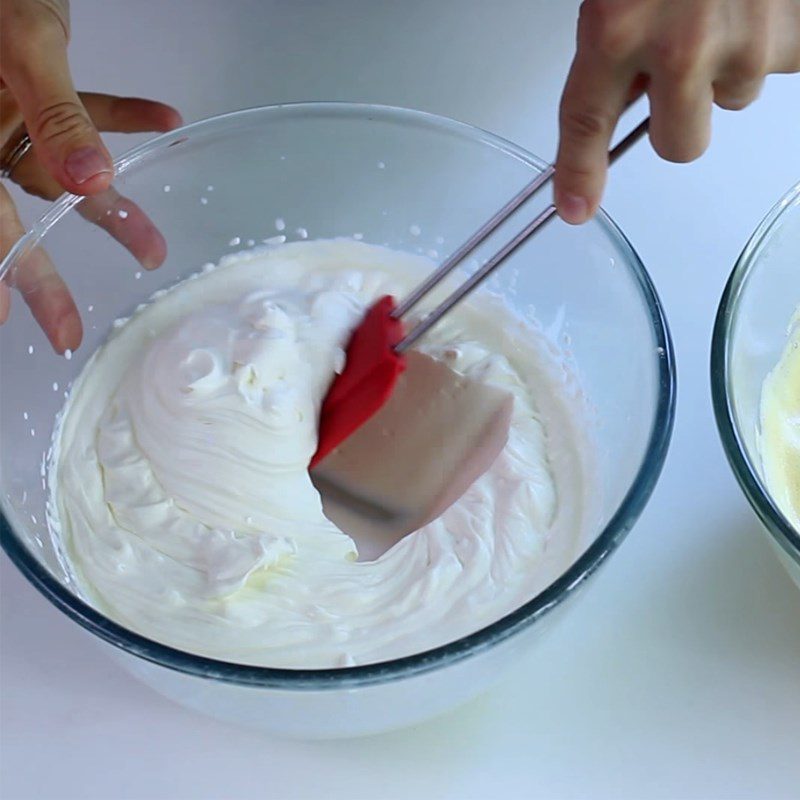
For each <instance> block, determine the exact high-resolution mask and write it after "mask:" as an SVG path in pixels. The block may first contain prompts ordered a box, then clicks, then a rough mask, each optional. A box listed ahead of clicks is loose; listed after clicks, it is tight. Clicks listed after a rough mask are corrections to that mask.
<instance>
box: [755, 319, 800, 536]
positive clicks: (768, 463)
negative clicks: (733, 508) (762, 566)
mask: <svg viewBox="0 0 800 800" xmlns="http://www.w3.org/2000/svg"><path fill="white" fill-rule="evenodd" d="M760 416H761V420H760V422H761V424H760V431H759V437H758V444H759V450H760V453H761V463H762V465H763V469H764V480H765V481H766V484H767V487H768V489H769V491H770V493H771V494H772V497H773V498H774V499H775V502H776V503H777V504H778V508H780V510H781V511H782V512H783V514H784V515H785V517H786V519H787V520H789V524H790V525H792V526H794V528H795V529H796V530H797V531H798V532H800V306H798V307H797V310H796V311H795V313H794V316H793V317H792V321H791V323H790V325H789V338H788V341H787V343H786V347H785V348H784V350H783V354H782V356H781V358H780V360H779V361H778V364H777V365H776V366H775V368H774V369H773V370H772V372H770V373H769V375H767V378H766V380H765V381H764V386H763V388H762V391H761V415H760Z"/></svg>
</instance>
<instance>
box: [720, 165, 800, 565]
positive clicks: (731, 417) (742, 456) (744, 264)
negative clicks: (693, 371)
mask: <svg viewBox="0 0 800 800" xmlns="http://www.w3.org/2000/svg"><path fill="white" fill-rule="evenodd" d="M798 201H800V181H798V182H797V183H796V184H794V185H793V186H792V187H791V188H790V189H789V190H788V191H787V192H786V193H785V194H784V195H783V196H782V197H781V199H780V200H778V202H777V203H775V205H774V206H772V208H771V209H770V210H769V211H768V212H767V214H766V215H765V216H764V218H763V219H762V220H761V222H760V223H759V224H758V226H757V227H756V229H755V230H754V231H753V233H752V235H751V236H750V238H749V239H748V240H747V243H746V244H745V246H744V248H743V249H742V252H741V253H740V254H739V257H738V258H737V259H736V263H735V264H734V267H733V270H732V271H731V274H730V277H729V278H728V281H727V283H726V285H725V289H724V291H723V293H722V298H721V299H720V303H719V308H718V310H717V316H716V319H715V321H714V332H713V334H712V337H711V359H710V374H711V397H712V403H713V406H714V418H715V419H716V423H717V430H718V431H719V436H720V439H721V440H722V447H723V449H724V450H725V455H726V456H727V459H728V463H729V464H730V465H731V469H732V470H733V474H734V476H735V478H736V480H737V482H738V483H739V486H740V487H741V488H742V491H743V492H744V494H745V497H747V500H748V502H749V503H750V505H751V506H752V507H753V510H754V511H755V512H756V515H757V516H758V518H759V519H760V520H761V522H762V523H763V525H764V526H765V527H766V529H767V530H768V531H769V532H770V534H771V535H772V536H773V538H774V539H775V540H776V542H777V543H778V544H779V545H780V546H781V548H782V549H783V550H784V551H785V552H786V553H787V554H788V555H789V556H790V558H792V559H793V560H794V561H796V562H797V563H798V564H800V531H797V530H795V529H794V527H793V526H792V525H791V524H790V523H789V520H788V519H787V518H786V517H785V515H784V514H783V512H782V511H781V510H780V509H779V508H778V505H777V504H776V503H775V501H774V500H773V498H772V496H771V494H770V492H769V490H768V489H767V487H766V485H765V484H764V481H763V480H762V479H761V476H760V475H759V473H758V470H757V469H756V467H755V464H753V463H752V460H751V459H750V457H749V456H748V454H747V448H746V447H745V445H744V440H743V437H742V435H741V432H740V429H739V426H738V424H737V422H736V415H735V413H734V410H733V399H732V394H733V392H732V391H731V390H730V385H731V370H730V362H731V352H730V344H731V332H732V330H733V326H734V325H735V324H736V320H737V318H738V311H739V302H740V301H741V298H742V296H743V295H744V293H745V292H746V290H747V283H748V280H749V278H750V275H751V274H752V272H753V270H754V269H755V268H756V264H757V263H758V257H759V255H760V253H761V252H762V250H763V249H764V247H766V246H767V244H768V243H769V241H770V238H771V237H772V235H773V234H774V233H775V232H776V231H777V229H778V228H779V227H780V225H781V224H782V222H783V219H784V215H785V214H788V213H789V212H790V211H791V210H792V209H797V210H798V212H800V205H798V204H797V203H798Z"/></svg>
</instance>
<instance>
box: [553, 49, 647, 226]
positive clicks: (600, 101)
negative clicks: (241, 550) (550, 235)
mask: <svg viewBox="0 0 800 800" xmlns="http://www.w3.org/2000/svg"><path fill="white" fill-rule="evenodd" d="M634 77H635V75H634V73H633V71H632V70H631V69H628V68H627V67H622V66H619V65H615V64H613V63H611V62H609V61H608V60H605V59H597V58H594V57H593V56H592V55H591V54H587V53H585V52H581V51H579V52H578V54H577V55H576V57H575V60H574V61H573V63H572V68H571V69H570V73H569V77H568V79H567V85H566V87H565V88H564V94H563V96H562V99H561V108H560V114H559V144H558V155H557V157H556V172H555V177H554V184H555V204H556V208H557V209H558V213H559V215H560V216H561V218H562V219H563V220H564V221H565V222H569V223H571V224H573V225H579V224H581V223H583V222H585V221H586V220H587V219H589V218H590V217H591V216H592V215H593V214H594V213H595V211H597V208H598V206H599V205H600V199H601V197H602V195H603V188H604V186H605V181H606V172H607V170H608V148H609V144H610V142H611V137H612V135H613V133H614V128H615V127H616V125H617V121H618V120H619V117H620V115H621V114H622V112H623V111H624V109H625V106H626V103H627V100H628V96H629V92H630V87H631V83H632V82H633V79H634Z"/></svg>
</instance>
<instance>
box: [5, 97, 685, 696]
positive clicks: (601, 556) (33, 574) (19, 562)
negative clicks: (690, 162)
mask: <svg viewBox="0 0 800 800" xmlns="http://www.w3.org/2000/svg"><path fill="white" fill-rule="evenodd" d="M309 112H320V113H333V114H336V113H346V114H352V115H354V116H358V117H362V118H364V119H365V120H370V119H375V118H378V117H380V118H381V119H383V120H386V119H395V120H399V121H400V122H401V123H402V124H414V123H415V124H418V125H423V126H426V127H428V128H433V129H436V130H439V131H445V132H450V133H452V134H455V135H460V136H462V137H465V138H468V139H470V140H472V141H479V142H482V143H485V144H487V145H490V146H492V147H494V148H495V149H498V150H500V151H501V152H503V153H504V154H506V155H508V156H511V157H514V158H516V159H518V160H520V161H522V162H523V163H525V164H527V165H529V166H530V167H532V168H533V169H536V170H539V171H541V170H542V169H543V168H544V167H545V163H544V162H543V161H541V160H540V159H538V158H536V157H535V156H534V155H532V154H531V153H528V152H527V151H526V150H524V149H523V148H521V147H519V146H518V145H516V144H514V143H512V142H510V141H508V140H506V139H503V138H501V137H499V136H496V135H494V134H492V133H489V132H488V131H485V130H483V129H481V128H478V127H475V126H472V125H469V124H467V123H464V122H458V121H456V120H453V119H450V118H448V117H443V116H439V115H437V114H431V113H429V112H424V111H417V110H414V109H407V108H401V107H396V106H386V105H373V104H366V103H346V102H335V101H333V102H299V103H282V104H277V105H270V106H259V107H254V108H248V109H242V110H240V111H232V112H228V113H225V114H220V115H217V116H214V117H209V118H206V119H203V120H200V121H198V122H194V123H191V124H189V125H186V126H183V127H181V128H178V129H176V130H174V131H171V132H169V133H166V134H162V135H161V136H158V137H155V138H153V139H151V140H149V141H148V142H145V143H144V144H142V145H139V146H137V147H135V148H133V149H132V150H130V151H128V152H127V153H125V154H124V155H123V156H121V157H120V158H119V159H117V161H116V162H115V167H116V171H117V174H122V173H124V172H126V171H127V170H128V169H130V168H131V167H132V166H134V165H135V164H137V163H138V162H139V161H140V160H142V159H144V158H146V157H147V155H148V154H150V153H152V152H154V151H156V150H160V149H162V148H164V147H168V146H170V145H171V144H174V143H175V142H177V141H178V140H180V139H182V138H184V137H186V136H188V135H191V134H192V133H200V132H202V131H203V129H204V128H205V127H207V126H211V125H214V124H220V123H224V122H226V121H228V122H231V121H239V120H241V119H242V118H245V117H248V116H258V115H262V116H263V117H266V118H271V117H273V116H276V115H281V114H286V113H289V114H294V113H301V114H302V113H309ZM80 199H81V198H76V197H75V196H73V195H63V196H62V197H61V198H59V199H58V200H57V201H56V202H55V203H54V204H53V205H52V206H51V207H50V208H49V209H48V211H47V212H46V213H45V214H44V215H43V216H42V218H41V219H40V220H39V222H38V223H36V224H35V225H34V226H33V228H32V229H31V230H30V231H29V233H28V234H26V235H25V236H24V237H23V238H22V239H21V240H20V241H19V242H18V243H17V244H16V246H15V247H14V248H13V249H12V251H11V252H10V253H9V255H8V256H7V258H6V261H5V263H6V264H9V263H10V262H11V261H12V260H13V258H14V257H15V256H16V254H18V253H19V252H21V250H22V249H23V248H25V247H28V246H29V245H30V244H31V243H32V242H35V241H36V242H38V240H39V239H41V237H42V236H43V235H44V234H45V233H46V231H47V230H48V229H49V227H51V226H52V225H53V224H54V223H55V222H56V221H57V220H58V219H60V218H61V216H63V215H64V214H65V213H66V212H67V211H69V209H70V208H71V207H72V206H74V205H75V204H76V203H77V202H80ZM597 221H598V223H599V224H600V225H601V226H602V227H603V229H604V232H605V233H606V234H607V235H608V236H609V238H610V239H611V240H612V241H614V243H615V244H616V245H617V246H618V247H619V248H620V249H621V250H622V251H623V252H625V254H626V256H627V259H626V260H627V262H628V263H627V265H626V266H627V268H628V269H629V270H630V272H631V275H632V277H633V278H634V280H635V282H636V284H637V285H638V289H639V291H640V293H641V297H642V301H643V302H644V303H645V304H646V307H647V311H648V316H649V320H650V326H651V329H652V331H653V335H654V339H655V342H654V343H655V347H654V349H653V353H654V355H655V357H656V370H657V375H658V385H657V391H658V397H657V401H656V405H655V410H654V413H653V420H652V424H651V428H650V433H649V437H648V442H647V447H646V449H645V452H644V455H643V458H642V461H641V463H640V464H639V466H638V468H637V471H636V474H635V476H634V479H633V481H632V482H631V485H630V487H629V488H628V491H627V492H626V494H625V496H624V497H623V498H622V500H621V501H620V503H619V505H618V507H617V509H616V511H615V512H614V514H613V515H612V516H611V518H610V519H609V520H608V522H607V524H606V526H605V527H604V529H603V530H602V531H601V532H600V534H598V536H597V537H596V538H595V539H594V541H593V542H592V544H591V545H590V546H589V547H588V548H587V549H586V550H585V551H584V553H583V554H582V555H581V556H580V557H579V558H578V559H577V560H576V561H575V562H574V563H573V564H572V565H571V566H570V567H569V569H567V570H566V572H565V573H564V574H563V575H561V576H560V577H559V578H558V579H556V580H555V581H554V582H553V583H551V584H550V585H549V586H548V587H547V588H546V589H544V590H543V591H542V592H540V593H539V594H537V595H536V596H535V597H533V598H532V599H530V600H529V601H527V602H526V603H524V604H523V605H522V606H520V607H519V608H517V609H515V610H514V611H512V612H511V613H509V614H506V615H505V616H503V617H501V618H500V619H498V620H496V621H495V622H493V623H491V624H489V625H486V626H484V627H483V628H481V629H479V630H477V631H474V632H473V633H470V634H469V635H467V636H463V637H461V638H459V639H457V640H455V641H453V642H449V643H447V644H444V645H440V646H438V647H435V648H432V649H430V650H426V651H424V652H420V653H415V654H413V655H410V656H404V657H402V658H396V659H391V660H389V661H382V662H377V663H372V664H365V665H360V666H351V667H337V668H325V669H286V668H277V667H261V666H250V665H245V664H237V663H233V662H227V661H222V660H218V659H213V658H209V657H206V656H201V655H196V654H194V653H189V652H186V651H183V650H180V649H177V648H174V647H170V646H169V645H165V644H162V643H160V642H157V641H155V640H153V639H149V638H147V637H145V636H142V635H141V634H138V633H135V632H133V631H131V630H129V629H127V628H125V627H124V626H123V625H120V624H119V623H116V622H114V621H113V620H111V619H110V618H108V617H106V616H105V615H104V614H102V613H101V612H99V611H97V610H95V609H94V608H93V607H92V606H90V605H89V604H88V603H86V602H85V601H83V600H81V599H80V598H78V597H76V596H75V595H73V594H72V593H71V592H69V591H68V590H67V589H66V588H65V587H64V586H63V585H62V584H61V583H60V581H58V580H57V579H56V578H55V577H54V576H53V575H51V573H50V572H49V571H48V569H47V568H46V567H45V566H43V565H42V564H41V563H40V562H39V561H38V560H37V559H36V558H35V556H33V555H32V553H30V552H29V551H28V549H27V548H26V546H25V545H24V544H23V543H22V542H21V541H20V540H19V539H18V538H17V536H16V534H15V533H14V532H13V530H12V528H11V524H10V522H9V521H8V520H7V519H6V517H5V516H4V515H3V514H2V510H1V509H0V545H2V547H3V549H4V550H5V552H6V553H7V554H8V556H9V558H10V559H11V561H12V562H13V563H14V564H15V565H16V566H17V567H18V569H19V570H20V571H21V572H22V574H23V575H24V576H25V577H26V578H27V579H28V580H29V581H30V583H32V584H33V586H34V587H35V588H36V589H37V590H38V591H39V592H41V594H43V595H44V596H45V597H46V598H47V599H48V600H50V602H52V603H53V604H54V605H55V606H56V607H57V608H59V609H60V610H61V611H63V612H64V613H65V614H66V615H67V616H68V617H70V618H71V619H72V620H74V621H75V622H77V623H78V624H79V625H81V626H82V627H84V628H86V629H87V630H89V631H90V632H92V633H93V634H95V635H96V636H98V637H99V638H100V639H103V640H105V641H106V642H108V643H109V644H111V645H113V646H115V647H117V648H119V649H121V650H124V651H127V652H128V653H131V654H133V655H135V656H138V657H139V658H142V659H144V660H145V661H148V662H151V663H153V664H155V665H158V666H161V667H165V668H168V669H172V670H175V671H177V672H180V673H184V674H188V675H191V676H195V677H199V678H205V679H213V680H217V681H222V682H225V683H232V684H237V685H244V686H255V687H262V688H276V689H283V690H317V691H321V690H334V689H340V688H354V687H362V686H369V685H375V684H380V683H384V682H387V681H389V680H396V679H406V678H410V677H412V676H415V675H419V674H421V673H425V672H429V671H432V670H435V669H438V668H441V667H444V666H447V665H450V664H452V663H455V662H457V661H461V660H463V659H465V658H467V657H470V656H473V655H477V654H478V653H481V652H483V651H485V650H488V649H490V648H492V647H494V646H495V645H497V644H499V643H500V642H501V641H504V640H506V639H508V638H509V637H511V636H513V635H514V634H516V633H518V632H519V631H521V630H523V629H524V628H527V627H528V626H529V625H531V624H533V623H534V622H535V621H536V620H538V619H539V618H540V617H542V616H543V615H544V614H546V613H547V612H548V611H550V610H551V609H553V608H555V607H556V606H557V605H559V604H560V603H561V602H562V601H563V600H564V599H566V598H567V597H568V596H570V595H571V594H573V593H574V592H575V591H576V590H577V588H578V587H579V586H581V585H582V584H583V583H584V582H585V581H586V580H587V579H588V578H589V577H590V576H591V575H592V574H593V573H594V572H595V571H596V570H597V569H598V568H599V567H600V565H601V564H602V563H603V562H604V561H605V560H606V559H607V558H608V556H609V555H610V554H611V553H612V552H614V550H616V548H617V547H618V546H619V545H620V543H621V542H622V540H623V539H624V538H625V536H626V535H627V533H628V531H629V530H630V529H631V527H632V526H633V524H634V523H635V521H636V519H637V518H638V517H639V515H640V514H641V512H642V510H643V509H644V507H645V505H646V503H647V501H648V500H649V498H650V495H651V494H652V491H653V489H654V487H655V485H656V482H657V480H658V477H659V475H660V473H661V470H662V467H663V465H664V461H665V459H666V455H667V451H668V448H669V443H670V439H671V435H672V429H673V424H674V419H675V405H676V370H675V354H674V350H673V345H672V338H671V335H670V331H669V326H668V324H667V320H666V316H665V314H664V310H663V307H662V304H661V300H660V299H659V297H658V294H657V292H656V289H655V287H654V285H653V282H652V280H651V278H650V276H649V275H648V273H647V271H646V270H645V267H644V265H643V264H642V261H641V259H640V258H639V256H638V254H637V253H636V251H635V250H634V248H633V246H632V245H631V243H630V242H629V241H628V239H627V237H626V236H625V234H624V233H623V232H622V231H621V230H620V228H619V227H618V226H617V225H616V223H615V222H614V221H613V220H612V219H611V218H610V217H609V216H608V215H607V214H606V213H605V211H603V210H602V209H601V210H600V211H598V214H597ZM2 272H3V270H2V268H0V274H2Z"/></svg>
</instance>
